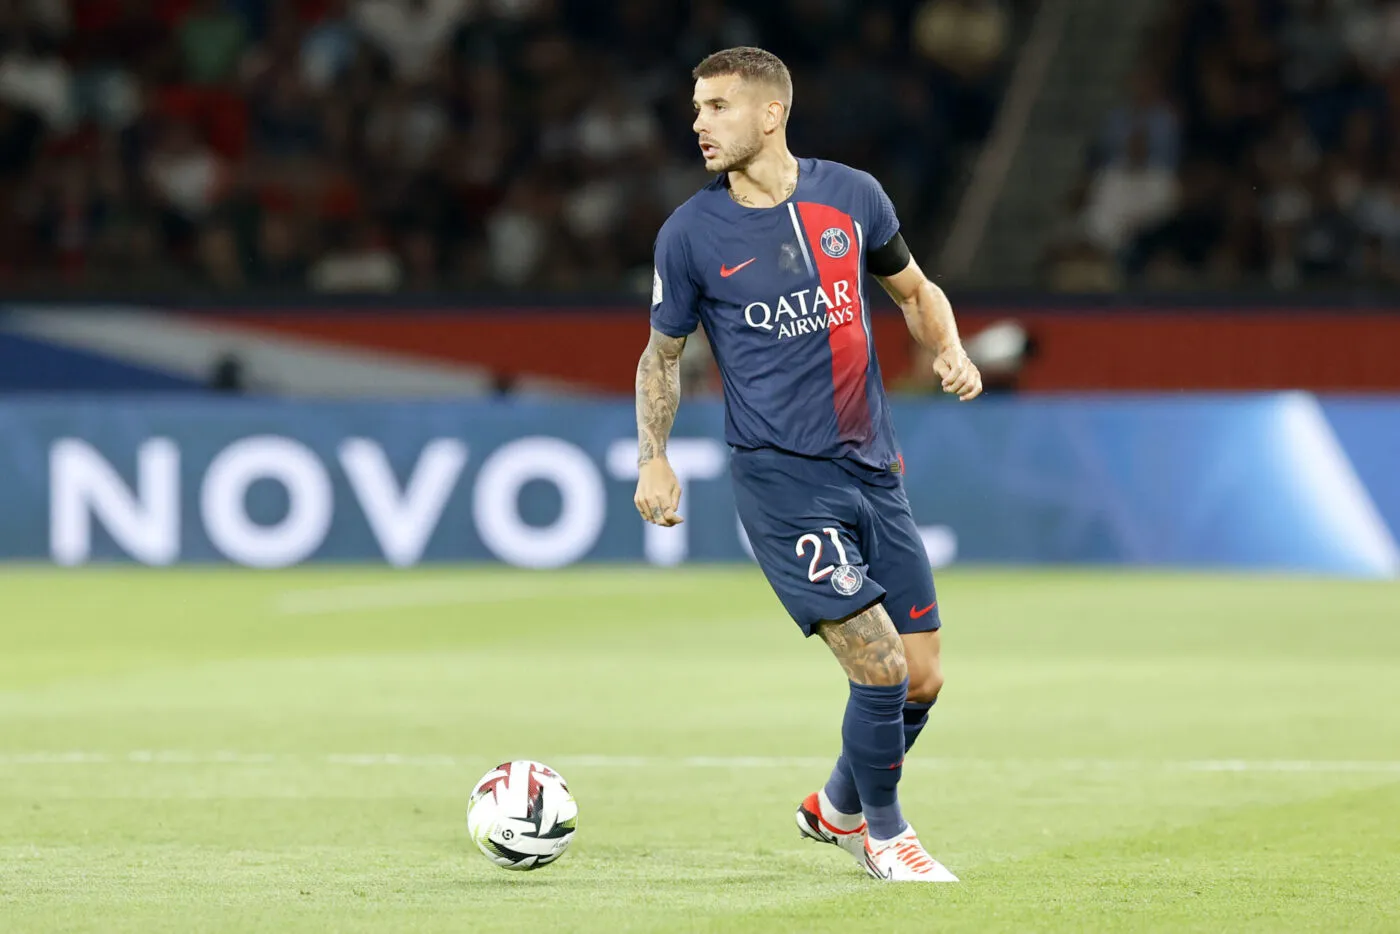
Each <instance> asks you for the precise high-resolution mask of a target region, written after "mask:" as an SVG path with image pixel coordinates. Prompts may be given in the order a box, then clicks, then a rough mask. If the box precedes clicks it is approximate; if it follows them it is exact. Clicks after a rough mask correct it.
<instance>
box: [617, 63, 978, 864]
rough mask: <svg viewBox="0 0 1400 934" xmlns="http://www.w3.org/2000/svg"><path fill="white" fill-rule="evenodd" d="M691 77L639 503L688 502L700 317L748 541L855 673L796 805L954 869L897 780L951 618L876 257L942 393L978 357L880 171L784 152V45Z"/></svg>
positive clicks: (854, 835)
mask: <svg viewBox="0 0 1400 934" xmlns="http://www.w3.org/2000/svg"><path fill="white" fill-rule="evenodd" d="M694 78H695V98H694V104H695V124H694V130H695V133H696V135H697V136H698V137H699V144H700V152H701V154H702V155H703V156H704V159H705V168H706V169H708V170H709V171H710V172H712V173H714V175H715V179H714V181H712V182H710V184H708V185H706V186H705V187H704V188H703V189H701V190H700V191H699V192H698V193H697V194H696V195H695V196H694V197H692V198H691V199H690V200H689V201H687V202H686V203H685V204H683V205H681V206H680V207H679V208H677V209H676V211H675V212H674V213H673V214H672V215H671V217H670V218H669V219H668V220H667V221H666V223H665V224H664V225H663V226H662V228H661V231H660V233H659V234H658V236H657V239H656V253H655V258H656V269H655V275H654V279H653V283H652V299H651V301H652V304H651V339H650V341H649V342H648V344H647V347H646V350H645V351H644V352H643V354H642V358H641V361H640V362H639V363H638V366H637V428H638V438H639V454H638V460H639V466H640V479H639V480H638V482H637V493H636V499H635V502H636V506H637V509H638V511H639V512H640V513H641V514H642V518H643V519H645V520H646V521H648V522H653V523H656V524H657V525H660V526H673V525H675V524H677V523H678V522H680V521H681V517H680V515H679V514H678V512H677V510H678V508H679V504H680V486H679V484H678V483H677V480H676V475H675V472H674V471H673V470H672V469H671V466H670V464H669V463H668V462H667V460H666V441H667V438H668V436H669V435H670V432H671V426H672V424H673V422H674V420H675V415H676V408H677V405H678V404H679V401H680V383H679V365H680V359H681V350H682V348H683V347H684V346H685V340H686V336H687V335H689V334H691V333H692V332H693V331H694V330H695V328H696V326H697V325H703V326H704V328H705V332H706V334H707V335H708V336H709V340H710V345H711V347H712V349H713V353H714V357H715V360H716V361H717V363H718V365H719V370H720V375H721V378H722V380H723V384H724V400H725V434H726V440H727V441H728V443H729V444H730V446H731V448H732V454H731V458H730V470H731V474H732V477H733V482H734V495H735V500H736V503H737V505H738V510H739V518H740V521H741V522H742V523H743V526H744V531H745V532H746V534H747V535H748V538H749V542H750V544H751V545H752V546H753V551H754V556H755V557H756V558H757V559H758V563H759V566H760V567H761V568H762V569H763V573H764V575H765V576H766V577H767V579H768V582H769V583H770V584H771V585H772V587H773V589H774V590H775V591H776V592H777V595H778V597H779V599H780V600H781V601H782V603H783V606H784V608H785V609H786V610H787V611H788V613H789V614H791V616H792V618H793V620H794V621H795V622H796V623H797V625H798V626H799V627H800V628H801V630H802V633H803V634H804V635H806V636H811V635H813V634H816V635H817V636H819V637H820V638H821V639H822V641H823V642H825V643H826V644H827V646H829V647H830V649H831V651H832V653H833V654H834V655H835V656H836V659H837V661H838V662H840V664H841V667H842V668H843V669H844V670H845V673H846V676H847V679H848V680H849V682H850V697H849V700H848V701H847V705H846V714H845V718H844V720H843V722H842V726H841V740H842V745H841V755H840V758H838V759H837V761H836V765H835V767H834V768H833V769H832V772H831V778H830V779H829V780H828V781H827V783H826V786H825V787H824V788H822V789H821V790H820V791H817V792H814V793H812V794H810V795H808V796H807V798H806V800H805V801H803V802H802V804H801V806H800V807H799V808H798V810H797V825H798V827H799V829H800V830H801V831H802V833H803V834H804V835H806V836H808V837H810V838H812V839H814V840H818V841H821V842H824V843H833V844H836V845H838V846H840V847H841V848H842V849H844V850H846V851H847V852H849V853H850V854H851V855H852V856H854V857H855V858H856V859H857V860H858V861H860V862H861V863H862V864H863V865H864V866H865V868H866V870H867V871H868V872H869V873H870V874H871V875H872V876H874V877H876V878H878V879H885V880H890V881H920V882H956V881H957V877H956V876H954V875H953V874H952V873H951V872H949V871H948V870H947V869H946V868H945V867H944V866H943V865H942V864H940V863H939V862H938V861H937V860H935V859H933V857H931V856H929V854H928V853H927V852H926V851H925V850H924V848H923V846H922V845H921V844H920V843H919V839H918V837H917V836H916V835H915V833H914V830H913V828H911V827H910V826H909V824H908V823H907V822H906V821H905V820H904V817H903V816H902V814H901V813H900V808H899V799H898V795H897V793H896V792H897V786H898V783H899V779H900V773H901V770H902V764H903V761H904V755H905V753H906V752H907V751H908V749H909V747H910V746H912V745H913V743H914V740H915V739H917V738H918V735H919V731H920V730H922V729H923V727H924V724H925V722H927V720H928V715H929V708H930V707H931V706H932V705H933V703H934V701H935V699H937V697H938V691H939V688H940V687H941V686H942V684H943V676H942V671H941V668H940V662H939V627H940V626H941V622H940V619H939V613H938V602H937V597H936V595H935V593H934V584H933V574H932V572H931V571H930V570H929V562H928V557H927V555H926V553H925V551H924V547H923V542H922V540H921V539H920V537H919V532H918V529H917V528H916V527H915V525H914V520H913V517H912V515H911V514H910V510H909V500H908V497H907V496H906V495H905V491H904V486H903V478H902V474H903V470H904V465H903V461H902V459H901V457H900V454H899V450H898V446H897V444H896V442H895V436H894V429H893V426H892V424H891V421H890V413H889V405H888V403H887V402H886V399H885V391H884V386H883V383H882V381H881V377H880V368H879V365H878V363H877V362H876V359H875V350H874V344H873V342H872V339H871V326H870V309H869V305H868V303H867V302H866V298H865V274H866V273H867V272H869V273H870V274H872V275H873V276H875V277H876V278H877V279H878V280H879V282H880V284H881V285H882V286H883V287H884V288H885V290H886V291H887V292H889V294H890V295H891V296H892V297H893V298H894V300H895V301H896V302H897V303H898V304H899V307H900V308H901V309H902V310H903V312H904V317H905V320H906V322H907V323H908V325H909V329H910V331H911V333H912V334H913V336H914V338H915V339H916V340H917V341H918V342H919V343H920V344H921V345H922V346H924V347H926V348H928V350H929V351H930V352H931V353H932V354H934V355H935V359H934V362H933V368H934V371H935V372H936V373H937V374H938V376H940V377H941V379H942V386H943V389H944V390H945V391H946V392H949V393H952V394H955V395H957V397H958V398H959V399H962V400H963V401H967V400H970V399H973V398H975V397H976V396H977V395H978V394H979V393H980V392H981V391H982V383H981V376H980V375H979V373H978V372H977V368H976V367H975V366H974V365H973V364H972V363H971V362H970V361H969V360H968V358H967V354H966V353H964V351H963V347H962V343H961V341H960V339H959V337H958V331H957V326H956V324H955V323H954V320H953V311H952V308H951V307H950V306H949V304H948V300H947V298H946V297H945V296H944V295H943V292H942V291H941V290H940V289H939V288H938V287H937V286H935V285H934V284H933V283H932V282H930V281H929V280H928V279H927V278H926V277H925V276H924V273H923V272H922V271H921V270H920V269H919V265H918V263H916V262H915V261H914V260H913V258H912V257H911V256H910V253H909V248H908V246H907V245H906V244H905V242H904V238H903V237H902V236H901V235H900V233H899V221H898V220H897V219H896V217H895V212H894V207H893V205H891V203H890V200H889V198H888V197H887V196H886V194H885V192H884V190H883V189H882V188H881V187H880V185H879V183H878V182H876V181H875V179H874V178H872V177H871V176H869V175H867V174H866V173H864V172H860V171H857V170H855V169H852V168H849V167H847V166H844V165H840V164H838V163H835V162H825V161H822V160H820V159H799V158H797V157H795V156H794V155H793V154H792V153H791V152H789V151H788V147H787V139H786V131H785V128H786V126H787V119H788V114H789V112H790V111H791V109H792V79H791V77H790V76H789V74H788V70H787V68H786V66H784V65H783V63H782V61H780V60H779V59H778V58H777V57H776V56H774V55H772V54H771V53H768V52H765V51H763V50H761V49H753V48H736V49H728V50H725V51H723V52H716V53H715V54H714V55H711V56H710V57H708V58H706V59H705V60H704V61H703V62H701V63H700V65H699V66H698V67H697V68H696V69H695V71H694Z"/></svg>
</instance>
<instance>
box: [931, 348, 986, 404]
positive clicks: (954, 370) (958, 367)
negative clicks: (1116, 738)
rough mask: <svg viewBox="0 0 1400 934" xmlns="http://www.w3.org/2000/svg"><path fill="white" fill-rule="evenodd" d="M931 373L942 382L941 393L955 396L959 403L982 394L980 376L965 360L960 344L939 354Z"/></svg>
mask: <svg viewBox="0 0 1400 934" xmlns="http://www.w3.org/2000/svg"><path fill="white" fill-rule="evenodd" d="M933 372H935V373H937V374H938V376H939V378H940V379H942V380H943V391H944V392H947V393H952V394H953V395H955V396H957V397H958V400H959V401H961V402H967V401H969V400H971V399H976V398H977V397H978V396H980V395H981V394H982V374H981V373H980V372H978V370H977V365H976V364H975V363H973V362H972V361H971V360H969V359H968V358H967V352H966V351H964V350H963V348H962V344H954V345H953V346H951V347H948V348H945V349H944V350H943V351H942V352H941V353H939V355H938V356H937V357H935V358H934V361H933Z"/></svg>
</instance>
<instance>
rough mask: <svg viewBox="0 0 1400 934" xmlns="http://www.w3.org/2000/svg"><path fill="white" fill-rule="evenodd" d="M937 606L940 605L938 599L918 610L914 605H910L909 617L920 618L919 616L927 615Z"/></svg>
mask: <svg viewBox="0 0 1400 934" xmlns="http://www.w3.org/2000/svg"><path fill="white" fill-rule="evenodd" d="M936 606H938V601H937V600H935V601H933V602H932V603H930V604H929V605H928V606H926V607H924V608H923V609H922V610H916V609H914V608H913V607H910V608H909V618H910V619H918V618H919V617H921V616H927V615H928V614H929V613H930V612H932V610H933V608H934V607H936Z"/></svg>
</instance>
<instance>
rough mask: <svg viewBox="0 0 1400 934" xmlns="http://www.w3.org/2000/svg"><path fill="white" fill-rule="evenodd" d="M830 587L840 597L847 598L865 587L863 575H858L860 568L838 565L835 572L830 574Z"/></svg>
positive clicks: (850, 565)
mask: <svg viewBox="0 0 1400 934" xmlns="http://www.w3.org/2000/svg"><path fill="white" fill-rule="evenodd" d="M831 586H832V587H834V588H835V589H836V592H837V593H839V594H840V595H841V596H843V597H849V596H850V595H851V594H853V593H855V592H856V591H857V590H860V588H861V587H863V586H865V575H864V574H862V573H860V568H858V567H856V566H855V565H852V564H842V565H838V566H837V568H836V570H834V571H832V572H831Z"/></svg>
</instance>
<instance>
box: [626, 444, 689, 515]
mask: <svg viewBox="0 0 1400 934" xmlns="http://www.w3.org/2000/svg"><path fill="white" fill-rule="evenodd" d="M632 502H633V503H634V504H636V507H637V512H639V513H641V514H642V518H643V519H645V520H646V521H648V522H651V523H654V524H655V525H659V526H662V527H663V528H670V527H671V526H673V525H680V524H681V523H682V522H684V521H685V520H684V519H682V518H681V517H680V516H678V515H677V514H676V510H677V509H678V508H679V507H680V504H681V484H680V481H679V480H677V479H676V472H675V471H674V470H672V469H671V464H670V463H669V462H668V461H667V460H666V458H664V457H658V458H656V459H655V460H650V461H647V462H646V463H645V464H643V465H642V469H641V471H640V473H639V474H638V476H637V495H636V496H634V497H632Z"/></svg>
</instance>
